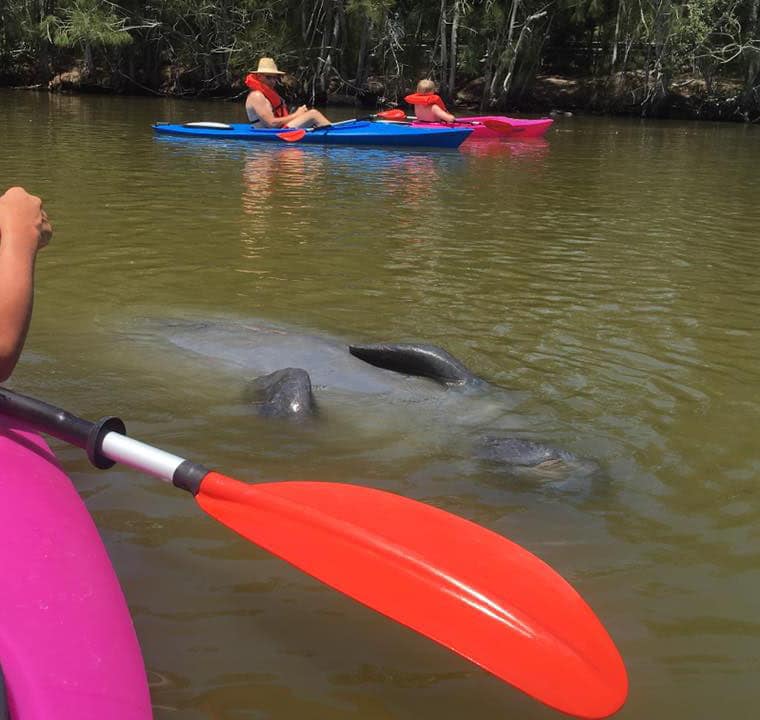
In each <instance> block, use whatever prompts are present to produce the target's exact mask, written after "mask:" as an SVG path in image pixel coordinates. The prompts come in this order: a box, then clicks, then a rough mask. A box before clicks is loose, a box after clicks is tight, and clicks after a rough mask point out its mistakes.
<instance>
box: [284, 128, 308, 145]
mask: <svg viewBox="0 0 760 720" xmlns="http://www.w3.org/2000/svg"><path fill="white" fill-rule="evenodd" d="M304 135H306V130H304V129H303V128H300V129H299V130H290V131H289V132H281V133H277V137H278V138H280V140H284V141H285V142H298V141H299V140H300V139H301V138H303V136H304Z"/></svg>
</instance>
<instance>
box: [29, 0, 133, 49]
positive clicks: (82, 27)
mask: <svg viewBox="0 0 760 720" xmlns="http://www.w3.org/2000/svg"><path fill="white" fill-rule="evenodd" d="M113 8H114V6H113V5H111V4H110V3H104V2H99V1H98V0H74V2H73V3H71V4H70V5H68V6H65V7H62V8H61V9H60V10H59V14H58V15H48V16H47V17H45V18H43V19H42V22H41V24H40V27H41V29H42V30H43V32H44V33H45V34H46V35H47V36H48V38H50V39H51V40H52V41H53V43H54V44H55V45H57V46H59V47H65V48H74V47H82V48H84V47H86V46H87V45H95V46H99V47H102V48H111V47H121V46H124V45H128V44H129V43H131V42H132V36H131V35H130V34H129V33H128V32H127V31H126V30H125V29H124V18H120V17H119V16H117V15H116V13H115V12H114V9H113Z"/></svg>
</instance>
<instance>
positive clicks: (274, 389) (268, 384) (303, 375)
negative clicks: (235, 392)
mask: <svg viewBox="0 0 760 720" xmlns="http://www.w3.org/2000/svg"><path fill="white" fill-rule="evenodd" d="M244 399H245V401H246V402H247V403H249V404H250V405H251V406H252V407H253V409H254V411H255V412H256V414H257V415H261V416H262V417H281V418H293V419H296V420H303V419H307V418H310V417H313V416H314V415H316V413H317V406H316V403H315V402H314V395H313V393H312V391H311V378H310V377H309V373H307V372H306V370H302V369H301V368H283V369H282V370H275V372H273V373H269V375H263V376H261V377H257V378H256V379H255V380H251V381H250V382H249V383H248V385H247V386H246V389H245V392H244Z"/></svg>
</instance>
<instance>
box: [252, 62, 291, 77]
mask: <svg viewBox="0 0 760 720" xmlns="http://www.w3.org/2000/svg"><path fill="white" fill-rule="evenodd" d="M255 72H256V74H257V75H284V74H285V73H284V72H281V71H280V70H278V69H277V65H276V64H275V62H274V60H272V58H261V59H260V60H259V66H258V67H257V68H256V70H255Z"/></svg>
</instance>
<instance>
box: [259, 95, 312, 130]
mask: <svg viewBox="0 0 760 720" xmlns="http://www.w3.org/2000/svg"><path fill="white" fill-rule="evenodd" d="M249 107H250V108H253V111H254V112H255V113H256V114H257V115H258V116H259V117H260V118H261V122H262V124H263V125H264V126H265V127H270V128H280V127H284V126H285V125H287V124H288V123H289V122H290V121H291V120H294V119H295V118H297V117H298V116H299V115H303V113H305V112H306V106H305V105H302V106H301V107H299V108H298V110H296V111H295V112H293V113H290V114H289V115H285V117H275V116H274V113H273V112H272V106H271V105H270V104H269V100H267V99H266V98H265V97H264V93H260V92H258V91H257V90H254V91H253V92H252V93H250V95H248V98H247V99H246V101H245V108H246V110H247V109H248V108H249ZM249 117H250V115H249Z"/></svg>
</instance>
